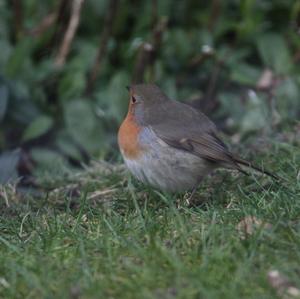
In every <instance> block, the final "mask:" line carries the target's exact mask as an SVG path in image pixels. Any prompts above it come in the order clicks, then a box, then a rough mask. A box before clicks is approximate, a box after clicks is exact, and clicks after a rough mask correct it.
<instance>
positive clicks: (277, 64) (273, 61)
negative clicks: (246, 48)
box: [257, 33, 292, 75]
mask: <svg viewBox="0 0 300 299" xmlns="http://www.w3.org/2000/svg"><path fill="white" fill-rule="evenodd" d="M257 47H258V51H259V54H260V57H261V59H262V61H263V62H264V64H265V66H266V67H270V68H271V69H272V70H274V71H275V72H276V73H277V74H282V75H285V74H288V72H289V71H290V69H291V67H292V59H291V54H290V51H289V49H288V47H287V44H286V41H285V40H284V38H283V37H282V36H281V35H279V34H275V33H267V34H264V35H262V36H260V37H259V38H258V40H257Z"/></svg>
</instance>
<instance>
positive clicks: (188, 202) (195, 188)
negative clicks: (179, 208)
mask: <svg viewBox="0 0 300 299" xmlns="http://www.w3.org/2000/svg"><path fill="white" fill-rule="evenodd" d="M202 179H203V178H201V179H199V180H198V182H197V184H195V186H194V187H193V189H192V192H191V194H190V195H189V196H188V197H187V198H186V199H185V202H186V203H187V205H188V206H191V203H192V200H193V198H194V196H195V193H196V191H197V189H198V187H199V185H200V183H201V181H202Z"/></svg>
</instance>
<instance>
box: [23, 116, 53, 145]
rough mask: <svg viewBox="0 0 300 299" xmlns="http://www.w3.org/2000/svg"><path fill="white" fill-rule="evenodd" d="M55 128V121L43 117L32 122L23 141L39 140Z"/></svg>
mask: <svg viewBox="0 0 300 299" xmlns="http://www.w3.org/2000/svg"><path fill="white" fill-rule="evenodd" d="M52 126H53V120H52V118H50V117H49V116H46V115H42V116H39V117H38V118H36V119H35V120H33V121H32V123H31V124H30V125H29V126H28V127H27V128H26V130H25V132H24V135H23V140H24V141H27V140H30V139H34V138H37V137H39V136H41V135H43V134H45V133H46V132H48V131H49V130H50V129H51V128H52Z"/></svg>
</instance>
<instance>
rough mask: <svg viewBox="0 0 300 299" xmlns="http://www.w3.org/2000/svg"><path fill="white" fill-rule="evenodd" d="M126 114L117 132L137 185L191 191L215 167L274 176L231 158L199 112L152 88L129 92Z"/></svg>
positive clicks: (140, 86) (137, 87) (136, 87)
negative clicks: (252, 171) (254, 171)
mask: <svg viewBox="0 0 300 299" xmlns="http://www.w3.org/2000/svg"><path fill="white" fill-rule="evenodd" d="M128 90H129V95H130V100H129V107H128V112H127V115H126V117H125V119H124V120H123V122H122V124H121V126H120V128H119V131H118V144H119V148H120V152H121V155H122V156H123V159H124V162H125V164H126V166H127V168H128V169H129V171H130V172H131V173H132V175H133V176H134V177H135V178H137V179H138V180H139V181H142V182H143V183H145V184H147V185H150V186H152V187H154V188H156V189H159V190H162V191H167V192H183V191H192V194H191V197H192V196H193V195H194V193H195V191H196V189H197V188H198V186H199V185H200V183H201V181H202V180H203V178H204V177H205V176H207V175H208V174H210V173H211V172H212V171H213V170H215V169H217V168H227V169H235V170H238V171H239V172H241V173H243V174H249V173H248V172H247V171H245V170H244V168H245V167H246V168H249V169H251V168H252V169H254V170H256V171H258V172H260V173H263V174H266V175H268V176H270V177H272V178H274V179H278V177H277V176H276V175H275V174H273V173H271V172H269V171H267V170H265V169H262V168H260V167H258V166H255V165H253V164H252V163H250V162H248V161H247V160H244V159H242V158H240V157H239V156H237V155H235V154H233V153H232V152H231V151H230V150H229V149H228V147H227V146H226V145H225V143H224V142H223V141H222V140H221V138H220V136H219V132H218V130H217V128H216V126H215V124H214V123H213V122H212V121H211V120H210V119H209V118H208V117H207V116H206V115H205V114H204V113H202V112H201V111H200V110H197V109H195V108H193V107H191V106H190V105H187V104H185V103H182V102H179V101H175V100H172V99H170V98H169V97H168V96H167V95H166V94H165V93H164V92H163V91H162V90H161V89H160V88H159V87H158V86H157V85H155V84H136V85H131V86H129V87H128Z"/></svg>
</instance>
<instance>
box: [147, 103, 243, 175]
mask: <svg viewBox="0 0 300 299" xmlns="http://www.w3.org/2000/svg"><path fill="white" fill-rule="evenodd" d="M162 112H163V115H162V116H158V117H157V118H156V119H159V120H160V121H158V122H156V123H153V124H151V128H152V129H153V130H154V132H155V133H156V134H157V135H158V137H159V138H161V139H162V140H163V141H164V142H166V143H167V144H169V145H170V146H173V147H175V148H177V149H180V150H184V151H188V152H190V153H192V154H194V155H196V156H198V157H200V158H203V159H207V160H209V161H211V162H215V163H220V164H222V165H223V166H229V167H233V168H236V169H239V170H241V169H240V167H239V165H238V164H237V163H236V162H235V160H234V158H233V156H232V154H231V153H230V152H229V151H228V149H227V147H226V145H225V144H224V143H223V142H222V141H221V139H220V138H219V137H218V136H217V129H216V127H215V125H214V123H213V122H212V121H211V120H210V119H209V118H208V117H207V116H205V115H204V114H203V113H201V112H199V111H197V110H195V109H193V108H192V107H190V106H187V105H185V104H182V103H179V102H175V101H170V102H168V104H167V105H165V106H164V107H163V111H162Z"/></svg>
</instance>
